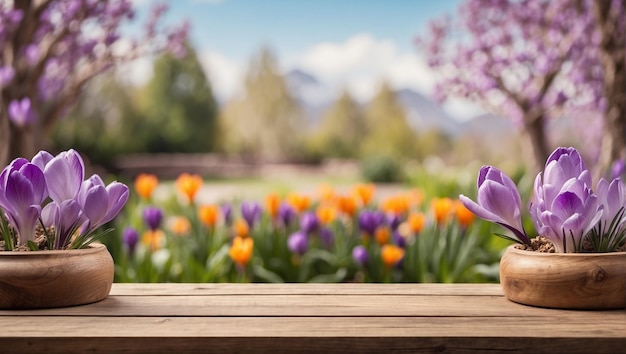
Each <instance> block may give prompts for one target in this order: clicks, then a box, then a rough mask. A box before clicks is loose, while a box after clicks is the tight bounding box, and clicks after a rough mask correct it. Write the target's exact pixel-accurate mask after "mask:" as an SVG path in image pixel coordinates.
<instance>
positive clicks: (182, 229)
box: [170, 216, 191, 236]
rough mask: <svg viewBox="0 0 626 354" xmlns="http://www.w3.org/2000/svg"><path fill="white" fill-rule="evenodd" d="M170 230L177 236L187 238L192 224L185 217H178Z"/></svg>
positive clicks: (171, 224) (173, 220)
mask: <svg viewBox="0 0 626 354" xmlns="http://www.w3.org/2000/svg"><path fill="white" fill-rule="evenodd" d="M170 230H171V231H172V232H173V233H174V234H175V235H177V236H185V235H187V234H189V230H191V222H189V219H187V218H186V217H184V216H177V217H175V218H174V219H172V221H171V223H170Z"/></svg>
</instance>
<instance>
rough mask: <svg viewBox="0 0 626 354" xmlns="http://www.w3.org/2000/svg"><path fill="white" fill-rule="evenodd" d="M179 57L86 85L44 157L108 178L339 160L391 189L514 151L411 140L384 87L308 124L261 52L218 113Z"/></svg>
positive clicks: (203, 82) (198, 75)
mask: <svg viewBox="0 0 626 354" xmlns="http://www.w3.org/2000/svg"><path fill="white" fill-rule="evenodd" d="M186 47H187V55H186V56H185V57H183V58H176V57H174V56H172V55H171V54H163V55H161V56H160V57H158V58H157V60H156V61H155V65H154V75H153V77H152V79H151V80H150V81H149V82H148V83H147V84H146V85H145V86H143V87H136V86H133V85H131V84H129V83H128V82H127V81H126V80H124V77H123V76H121V75H120V74H119V73H117V74H116V73H115V72H112V73H110V74H105V75H102V76H100V77H98V78H97V79H94V80H92V82H90V83H89V84H88V86H87V88H86V90H85V93H84V94H83V95H82V96H81V97H80V99H79V100H78V102H77V104H76V105H75V106H74V107H73V108H72V109H71V110H70V111H69V112H68V115H67V117H66V118H65V119H64V120H62V121H61V122H60V123H59V124H58V125H57V126H56V128H55V129H54V132H53V134H52V145H53V146H52V149H51V150H62V149H68V148H75V149H77V150H79V151H81V152H83V153H84V154H86V155H87V156H88V158H89V160H90V161H91V163H93V164H95V165H98V166H102V167H104V168H105V169H108V170H110V171H112V172H118V170H117V169H116V168H117V166H116V158H117V157H119V156H122V155H127V154H136V153H219V154H222V155H224V156H237V157H241V158H243V159H244V160H245V161H250V162H256V163H272V162H283V163H313V164H317V163H320V162H322V161H324V160H325V159H333V158H334V159H348V160H354V161H360V166H361V168H362V175H363V176H364V177H365V178H366V179H367V180H370V181H376V182H399V181H403V180H404V179H405V176H404V175H405V171H403V170H404V165H405V164H406V163H407V162H408V161H415V162H421V161H423V160H424V159H426V158H428V157H430V156H437V157H438V158H441V159H443V160H444V161H446V162H447V163H452V164H454V163H459V162H462V161H468V160H481V161H484V162H493V163H496V162H498V161H502V160H503V159H504V158H506V156H507V152H508V151H510V150H509V149H515V147H516V145H515V144H514V143H511V142H509V143H508V144H509V145H510V146H509V145H503V146H501V148H500V149H497V150H494V149H492V148H491V146H490V145H489V144H487V143H481V142H480V141H481V138H480V137H478V136H477V137H472V136H463V137H459V138H452V137H450V136H448V135H447V134H446V133H444V132H442V131H439V130H437V129H434V128H429V129H427V130H424V131H420V130H417V129H415V128H414V127H412V126H410V125H409V123H408V121H407V116H406V112H405V108H404V107H403V106H402V105H401V104H400V103H399V101H398V99H397V96H396V92H394V91H393V90H392V89H391V87H390V86H389V85H388V84H386V83H384V82H383V83H382V84H381V86H380V90H379V92H378V93H377V94H376V95H375V96H374V97H373V98H372V100H371V102H368V103H365V104H363V103H359V102H357V101H356V100H355V99H354V98H353V97H351V96H350V93H349V92H348V91H346V90H344V91H343V92H342V94H341V95H339V97H337V99H336V101H335V102H334V103H332V104H331V105H330V107H328V108H327V109H326V110H325V111H324V112H323V113H322V114H321V117H320V119H319V121H311V118H310V117H308V116H307V114H306V112H305V110H304V108H303V107H302V106H301V104H300V103H299V102H298V100H297V99H296V98H295V96H294V95H293V94H292V93H291V92H290V91H289V87H288V85H287V84H286V79H285V77H284V76H283V75H281V74H280V73H279V72H278V70H277V68H276V62H275V58H274V55H273V54H272V52H271V50H270V49H269V48H262V49H261V50H260V51H259V52H258V53H257V54H256V55H255V56H254V57H253V58H252V59H251V61H250V64H249V70H248V72H247V75H246V77H245V90H244V92H243V93H242V94H241V95H239V96H238V97H236V98H234V99H232V100H230V101H228V102H225V103H222V104H218V102H216V99H215V97H214V96H213V93H212V89H211V84H210V80H209V78H208V77H207V76H206V74H205V72H204V71H203V70H202V68H201V66H200V64H199V62H198V58H197V56H196V52H195V51H194V49H193V47H192V45H191V44H190V43H187V44H186Z"/></svg>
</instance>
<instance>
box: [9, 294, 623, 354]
mask: <svg viewBox="0 0 626 354" xmlns="http://www.w3.org/2000/svg"><path fill="white" fill-rule="evenodd" d="M70 351H75V352H131V353H137V352H149V353H154V352H167V353H190V352H201V353H206V352H235V351H237V352H241V351H260V352H272V353H276V352H300V351H304V352H315V353H327V352H341V353H346V352H374V353H380V352H389V351H399V352H439V353H470V352H471V353H475V352H486V351H488V352H489V353H493V352H507V353H510V352H521V353H540V352H546V353H562V352H563V353H603V352H606V353H619V352H621V353H626V311H624V310H616V311H564V310H550V309H541V308H534V307H528V306H523V305H519V304H515V303H512V302H510V301H508V300H507V299H505V298H504V297H503V296H502V292H501V290H500V286H499V285H497V284H495V285H493V284H480V285H475V284H474V285H472V284H449V285H448V284H332V285H324V284H114V285H113V289H112V291H111V294H110V296H109V297H108V298H107V299H105V300H104V301H101V302H99V303H95V304H91V305H85V306H77V307H69V308H61V309H48V310H30V311H0V352H10V353H20V352H28V353H32V352H45V353H67V352H70Z"/></svg>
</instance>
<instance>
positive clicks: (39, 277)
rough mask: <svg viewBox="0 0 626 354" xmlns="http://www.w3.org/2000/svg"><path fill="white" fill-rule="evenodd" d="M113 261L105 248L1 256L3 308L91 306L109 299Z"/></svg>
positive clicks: (0, 304) (1, 296) (102, 246)
mask: <svg viewBox="0 0 626 354" xmlns="http://www.w3.org/2000/svg"><path fill="white" fill-rule="evenodd" d="M113 267H114V266H113V258H112V257H111V254H109V251H108V250H107V248H106V246H104V245H103V244H91V245H90V246H89V247H87V248H85V249H79V250H58V251H57V250H51V251H28V252H6V251H5V252H0V308H3V309H28V308H30V309H32V308H49V307H64V306H73V305H82V304H89V303H92V302H96V301H100V300H102V299H104V298H105V297H107V295H109V291H110V290H111V284H112V283H113V271H114V270H113Z"/></svg>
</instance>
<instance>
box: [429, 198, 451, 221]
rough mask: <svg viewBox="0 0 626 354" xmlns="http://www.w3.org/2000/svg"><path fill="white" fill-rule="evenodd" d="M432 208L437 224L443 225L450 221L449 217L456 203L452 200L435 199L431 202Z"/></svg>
mask: <svg viewBox="0 0 626 354" xmlns="http://www.w3.org/2000/svg"><path fill="white" fill-rule="evenodd" d="M430 207H431V209H432V211H433V214H434V215H435V220H437V224H438V225H441V224H443V223H445V222H446V221H447V220H448V217H449V216H450V214H451V213H452V211H453V208H454V203H452V199H450V198H434V199H433V200H432V201H431V204H430Z"/></svg>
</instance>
